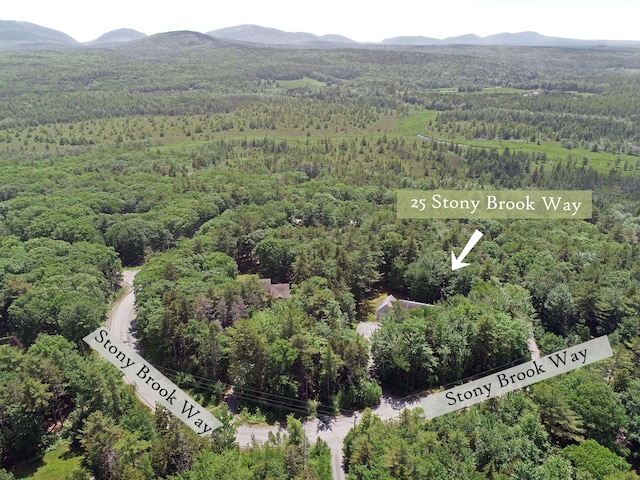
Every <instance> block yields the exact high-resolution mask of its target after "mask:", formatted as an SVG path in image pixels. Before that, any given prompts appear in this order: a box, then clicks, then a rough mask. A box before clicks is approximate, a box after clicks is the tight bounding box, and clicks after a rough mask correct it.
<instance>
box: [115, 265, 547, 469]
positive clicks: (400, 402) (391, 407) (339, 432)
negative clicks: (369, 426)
mask: <svg viewBox="0 0 640 480" xmlns="http://www.w3.org/2000/svg"><path fill="white" fill-rule="evenodd" d="M136 273H138V270H130V271H125V272H124V273H123V286H124V287H125V289H126V293H125V295H124V296H123V297H122V298H121V299H120V301H118V302H117V303H116V304H115V305H114V307H113V308H112V310H111V312H110V314H109V317H108V319H107V328H109V329H110V330H111V332H112V333H113V334H114V335H116V336H117V337H118V338H119V339H120V340H122V341H123V342H124V343H126V344H128V345H129V346H130V347H131V348H133V349H134V350H137V348H136V347H137V342H136V339H135V337H134V336H133V334H132V322H133V320H134V319H135V295H134V291H133V279H134V277H135V275H136ZM379 326H380V324H379V323H377V322H376V323H373V322H365V323H361V324H360V325H358V329H357V331H358V333H360V334H361V335H362V336H363V337H365V338H367V339H368V338H370V337H371V335H372V334H373V332H374V331H375V330H376V329H377V328H378V327H379ZM528 343H529V350H530V351H531V352H532V357H533V358H534V359H535V358H539V357H540V351H539V350H538V348H537V345H536V342H535V339H533V338H530V339H528ZM370 363H371V361H370ZM137 392H138V396H139V397H140V399H141V401H143V402H144V403H145V404H146V405H148V406H149V407H150V408H151V409H155V403H154V402H153V401H151V400H149V399H148V398H145V395H144V392H141V391H140V390H139V389H138V390H137ZM419 404H420V401H419V399H418V398H414V399H412V400H405V399H397V398H394V397H392V396H390V395H386V394H385V395H383V396H382V399H381V400H380V404H379V405H378V406H377V407H375V408H373V409H372V411H373V413H374V414H376V415H377V416H379V417H380V418H381V419H382V420H388V419H392V418H396V417H398V416H399V414H400V412H402V410H404V409H405V408H409V409H411V408H415V407H417V406H419ZM360 417H361V413H360V412H358V413H356V414H355V415H354V416H351V417H346V416H339V417H334V418H332V419H331V421H330V422H328V423H327V424H323V423H321V422H320V421H319V420H318V419H315V420H310V421H308V422H305V423H304V430H305V432H306V434H307V438H308V439H309V440H310V441H311V442H315V441H316V440H317V439H318V438H322V439H323V440H324V441H325V442H327V444H328V445H329V448H330V449H331V463H332V471H333V478H334V480H344V479H345V478H346V477H345V473H344V470H343V469H342V460H343V455H342V445H343V442H344V438H345V436H346V435H347V433H349V430H351V428H353V427H354V426H355V425H356V423H357V421H358V420H359V419H360ZM236 419H237V420H238V421H240V419H239V417H236ZM278 431H280V432H284V428H282V427H262V426H252V425H246V424H241V425H240V426H239V427H238V430H237V433H236V440H237V442H238V444H239V445H240V446H243V447H246V446H250V445H251V443H252V441H253V439H254V438H255V439H256V440H258V441H259V442H266V441H267V439H268V438H269V432H272V433H274V434H275V433H277V432H278Z"/></svg>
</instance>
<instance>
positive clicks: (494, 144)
mask: <svg viewBox="0 0 640 480" xmlns="http://www.w3.org/2000/svg"><path fill="white" fill-rule="evenodd" d="M437 115H438V112H436V111H431V110H426V111H422V112H419V113H416V114H415V115H413V116H411V117H408V118H404V119H402V120H400V121H399V122H398V124H397V127H396V129H395V130H394V133H401V134H403V135H413V136H415V135H418V134H422V135H426V136H428V137H431V138H434V139H439V140H443V141H446V142H451V141H452V142H454V143H458V144H460V145H466V146H468V147H474V148H486V149H491V148H495V149H498V150H504V149H506V148H509V149H510V150H511V151H512V152H516V151H521V152H526V153H545V154H546V155H547V163H549V164H553V162H565V161H571V160H574V161H575V162H576V164H577V165H582V162H583V160H584V159H585V158H586V159H587V161H586V162H587V163H586V164H587V165H588V166H591V167H593V168H595V169H596V170H598V171H599V172H601V173H608V172H609V171H611V170H612V169H616V168H618V169H620V170H622V169H623V166H624V164H625V162H627V163H628V165H629V166H630V168H631V170H633V169H634V167H635V163H636V161H638V157H633V156H631V155H625V154H617V153H607V152H592V151H591V150H589V149H586V148H574V149H571V150H568V149H566V148H564V147H563V146H562V144H561V143H560V142H555V141H541V142H540V144H538V143H536V142H528V141H526V140H481V139H471V140H470V139H467V138H464V137H462V136H454V137H453V138H452V137H450V136H448V135H447V134H446V133H444V134H443V133H442V132H437V131H435V130H429V128H428V126H429V122H430V121H434V120H435V119H436V117H437ZM618 158H619V159H620V160H619V161H618ZM622 172H623V174H624V173H628V174H632V173H633V172H632V171H628V172H625V171H624V170H622Z"/></svg>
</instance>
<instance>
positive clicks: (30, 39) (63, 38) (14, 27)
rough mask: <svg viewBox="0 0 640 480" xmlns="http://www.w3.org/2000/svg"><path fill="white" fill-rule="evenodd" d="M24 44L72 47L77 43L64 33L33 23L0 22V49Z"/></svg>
mask: <svg viewBox="0 0 640 480" xmlns="http://www.w3.org/2000/svg"><path fill="white" fill-rule="evenodd" d="M26 44H32V45H33V44H53V45H65V46H73V45H78V42H77V41H76V40H74V39H73V38H71V37H70V36H69V35H67V34H66V33H63V32H60V31H58V30H53V29H51V28H47V27H42V26H40V25H36V24H34V23H29V22H19V21H14V20H0V47H9V46H14V45H26Z"/></svg>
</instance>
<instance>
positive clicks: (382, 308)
mask: <svg viewBox="0 0 640 480" xmlns="http://www.w3.org/2000/svg"><path fill="white" fill-rule="evenodd" d="M396 302H400V305H401V306H402V307H403V308H405V309H407V310H413V309H414V308H420V307H431V306H432V305H431V304H429V303H421V302H413V301H411V300H398V299H397V298H396V297H394V296H393V295H388V296H387V298H385V299H384V300H383V301H382V303H380V305H379V306H378V308H376V320H380V319H381V318H384V317H385V315H387V313H388V312H389V310H390V309H391V307H392V306H393V304H394V303H396Z"/></svg>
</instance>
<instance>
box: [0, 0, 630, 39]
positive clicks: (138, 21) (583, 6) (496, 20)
mask: <svg viewBox="0 0 640 480" xmlns="http://www.w3.org/2000/svg"><path fill="white" fill-rule="evenodd" d="M2 3H3V5H2V6H1V7H0V20H22V21H26V22H31V23H36V24H38V25H42V26H44V27H49V28H53V29H55V30H60V31H63V32H64V33H66V34H68V35H70V36H72V37H73V38H75V39H76V40H78V41H81V42H85V41H89V40H93V39H95V38H97V37H99V36H100V35H102V34H103V33H106V32H108V31H111V30H115V29H117V28H133V29H135V30H138V31H141V32H143V33H146V34H148V35H151V34H153V33H159V32H166V31H170V30H195V31H197V32H203V33H204V32H207V31H210V30H215V29H218V28H223V27H232V26H235V25H240V24H245V23H252V24H257V25H262V26H265V27H272V28H278V29H280V30H285V31H289V32H292V31H304V32H310V33H315V34H317V35H324V34H328V33H333V34H339V35H345V36H347V37H349V38H351V39H353V40H358V41H363V42H364V41H371V42H379V41H381V40H382V39H384V38H390V37H395V36H400V35H422V36H426V37H435V38H444V37H450V36H456V35H462V34H466V33H474V34H476V35H480V36H486V35H491V34H494V33H501V32H521V31H526V30H533V31H536V32H538V33H542V34H544V35H549V36H556V37H567V38H580V39H599V40H640V28H638V19H639V18H640V0H597V1H594V0H535V1H533V0H490V1H484V0H475V1H474V0H421V1H417V0H392V1H386V2H375V3H378V4H382V5H384V6H382V7H378V6H375V4H374V2H373V1H372V0H369V1H367V2H363V1H350V0H322V1H317V2H301V1H300V0H295V1H294V0H245V1H242V0H239V1H234V0H228V1H224V0H217V1H216V0H209V1H207V0H177V1H167V0H109V1H104V2H91V1H84V2H80V1H78V0H57V1H52V0H16V1H10V0H3V2H2Z"/></svg>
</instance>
